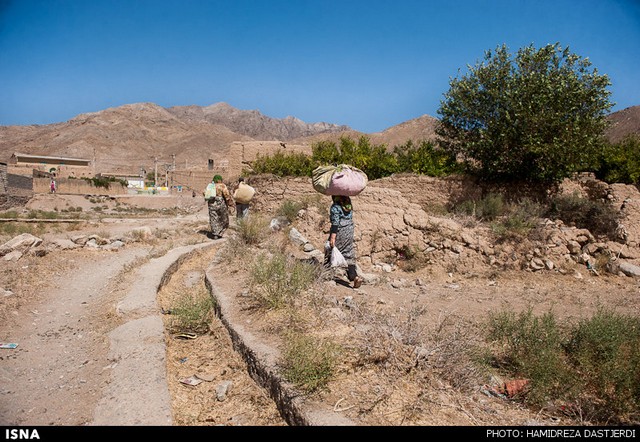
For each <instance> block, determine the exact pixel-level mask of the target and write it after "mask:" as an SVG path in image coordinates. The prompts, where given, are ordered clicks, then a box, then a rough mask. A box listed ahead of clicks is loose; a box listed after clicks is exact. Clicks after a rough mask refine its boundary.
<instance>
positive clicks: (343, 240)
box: [324, 220, 357, 281]
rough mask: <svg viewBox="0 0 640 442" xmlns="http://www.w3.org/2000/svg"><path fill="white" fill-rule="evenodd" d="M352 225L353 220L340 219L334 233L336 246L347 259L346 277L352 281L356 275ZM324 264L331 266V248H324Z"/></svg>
mask: <svg viewBox="0 0 640 442" xmlns="http://www.w3.org/2000/svg"><path fill="white" fill-rule="evenodd" d="M353 233H354V225H353V220H342V221H340V226H339V227H338V232H337V233H336V247H337V248H338V250H340V253H342V256H344V259H345V260H346V261H347V278H349V281H353V280H354V279H355V278H356V276H357V272H356V247H355V241H354V239H353ZM324 264H325V266H327V267H330V266H331V249H329V250H325V255H324Z"/></svg>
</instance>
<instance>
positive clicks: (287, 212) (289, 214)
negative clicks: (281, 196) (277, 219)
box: [276, 200, 304, 223]
mask: <svg viewBox="0 0 640 442" xmlns="http://www.w3.org/2000/svg"><path fill="white" fill-rule="evenodd" d="M303 208H304V204H303V203H302V202H300V201H293V200H285V201H283V202H282V204H281V205H280V207H278V209H277V210H276V215H277V216H284V217H285V218H287V220H289V222H291V223H292V222H294V221H295V220H296V218H297V217H298V212H300V210H302V209H303Z"/></svg>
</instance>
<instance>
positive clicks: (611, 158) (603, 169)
mask: <svg viewBox="0 0 640 442" xmlns="http://www.w3.org/2000/svg"><path fill="white" fill-rule="evenodd" d="M595 175H596V178H598V179H601V180H602V181H605V182H607V183H625V184H635V185H636V186H640V137H639V136H638V135H637V134H631V135H628V136H627V137H626V138H625V139H623V140H622V141H620V142H619V143H614V144H606V145H605V147H604V149H603V150H602V156H601V160H600V166H599V167H598V169H597V170H596V171H595Z"/></svg>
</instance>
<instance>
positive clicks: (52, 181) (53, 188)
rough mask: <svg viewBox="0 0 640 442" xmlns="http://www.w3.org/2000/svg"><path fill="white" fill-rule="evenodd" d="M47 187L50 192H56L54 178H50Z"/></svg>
mask: <svg viewBox="0 0 640 442" xmlns="http://www.w3.org/2000/svg"><path fill="white" fill-rule="evenodd" d="M49 189H50V190H51V193H56V180H54V179H53V178H51V184H50V185H49Z"/></svg>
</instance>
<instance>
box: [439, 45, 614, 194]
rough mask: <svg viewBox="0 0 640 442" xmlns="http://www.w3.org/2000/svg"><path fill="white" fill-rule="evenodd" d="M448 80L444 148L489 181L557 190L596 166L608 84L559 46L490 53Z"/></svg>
mask: <svg viewBox="0 0 640 442" xmlns="http://www.w3.org/2000/svg"><path fill="white" fill-rule="evenodd" d="M465 72H466V73H465V74H464V75H462V76H461V77H459V78H453V79H452V80H451V81H450V89H449V90H448V91H447V92H446V93H445V94H444V99H443V100H442V101H441V106H440V108H439V109H438V111H437V112H438V114H439V115H440V123H439V125H438V127H437V129H436V133H437V135H438V136H439V142H440V146H441V147H442V148H443V149H445V150H446V152H448V153H449V154H450V155H452V156H455V157H456V158H460V160H461V161H464V163H465V165H466V167H467V170H468V171H469V172H471V173H473V174H475V175H477V176H479V177H483V178H485V179H486V178H491V179H492V180H501V181H513V180H525V181H529V182H535V183H541V184H553V183H557V182H560V181H562V179H563V178H567V177H570V176H571V175H572V174H573V173H574V172H579V171H584V170H588V168H589V167H593V165H594V163H595V162H596V161H597V158H598V155H599V153H600V151H601V147H602V143H601V140H602V135H603V133H604V130H605V129H606V127H607V125H608V121H607V118H606V117H607V113H608V111H609V109H610V108H611V107H612V106H613V104H612V103H611V102H610V101H609V97H610V95H611V91H609V90H608V89H607V87H608V86H610V85H611V82H610V80H609V78H608V77H607V76H606V75H601V74H600V73H599V72H598V71H597V69H595V68H593V67H592V66H591V62H590V61H589V59H588V58H582V57H580V56H578V55H576V54H572V53H571V52H570V51H569V49H568V48H563V47H561V46H560V44H559V43H555V44H547V45H546V46H544V47H541V48H535V47H534V46H533V45H529V46H526V47H523V48H521V49H520V50H518V52H517V53H516V54H511V53H510V52H509V49H508V48H507V47H506V45H502V46H498V47H496V48H495V50H489V51H486V52H485V56H484V58H483V59H482V60H481V61H478V62H477V63H476V64H475V65H474V66H469V67H468V69H467V70H466V71H465Z"/></svg>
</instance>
